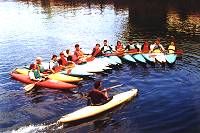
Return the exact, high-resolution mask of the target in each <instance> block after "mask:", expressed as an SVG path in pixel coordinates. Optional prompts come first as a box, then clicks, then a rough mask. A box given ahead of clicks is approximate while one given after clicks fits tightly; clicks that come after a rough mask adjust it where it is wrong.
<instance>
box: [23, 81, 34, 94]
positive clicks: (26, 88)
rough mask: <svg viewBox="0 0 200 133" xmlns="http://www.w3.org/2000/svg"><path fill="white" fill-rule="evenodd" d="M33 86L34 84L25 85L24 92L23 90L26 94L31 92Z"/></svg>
mask: <svg viewBox="0 0 200 133" xmlns="http://www.w3.org/2000/svg"><path fill="white" fill-rule="evenodd" d="M34 86H35V83H33V84H29V85H26V86H25V87H24V90H25V91H26V92H29V91H31V90H32V89H33V87H34Z"/></svg>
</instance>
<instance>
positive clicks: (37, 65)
mask: <svg viewBox="0 0 200 133" xmlns="http://www.w3.org/2000/svg"><path fill="white" fill-rule="evenodd" d="M36 67H37V69H38V68H39V70H40V72H41V73H43V72H44V71H45V69H44V67H43V66H42V65H41V64H36Z"/></svg>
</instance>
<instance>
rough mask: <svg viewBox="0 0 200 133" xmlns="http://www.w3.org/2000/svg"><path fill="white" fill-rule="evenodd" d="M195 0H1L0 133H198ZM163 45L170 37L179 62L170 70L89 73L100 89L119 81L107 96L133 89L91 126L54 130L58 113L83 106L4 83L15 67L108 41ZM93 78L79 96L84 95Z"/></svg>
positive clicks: (62, 95)
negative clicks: (126, 98)
mask: <svg viewBox="0 0 200 133" xmlns="http://www.w3.org/2000/svg"><path fill="white" fill-rule="evenodd" d="M199 4H200V3H199V1H197V0H176V1H171V0H166V1H165V2H161V1H158V0H152V1H151V2H149V1H147V0H142V1H139V0H136V1H133V2H131V1H124V0H123V1H121V0H119V1H103V0H102V1H49V0H45V1H29V0H26V1H23V0H18V1H2V2H0V47H1V48H0V77H1V78H0V131H2V132H11V131H12V132H135V133H160V132H162V133H180V132H181V133H188V132H190V133H191V132H192V133H199V132H200V126H199V123H200V96H199V93H200V89H199V85H200V82H199V81H200V71H199V70H200V67H199V66H200V54H199V50H200V10H199ZM158 36H159V37H160V38H161V41H162V44H164V46H166V43H167V42H169V40H170V38H171V36H174V37H175V39H176V42H177V47H178V49H182V50H184V55H183V57H182V59H179V60H177V61H176V64H175V65H174V66H173V67H168V66H166V67H160V66H156V67H155V68H153V67H151V66H150V65H147V67H146V68H145V67H143V66H141V65H137V66H136V67H135V66H133V65H129V64H123V65H122V66H121V67H119V68H115V69H114V70H112V72H110V73H109V74H104V75H102V74H101V75H96V78H97V79H101V80H103V81H104V83H103V84H104V86H106V87H108V86H112V85H116V84H124V86H123V87H120V88H115V89H113V90H111V91H110V94H111V95H114V94H116V93H119V92H123V91H126V90H129V89H131V88H134V87H135V88H138V89H139V96H138V97H136V98H135V99H134V100H132V101H131V102H130V103H128V104H126V105H124V106H122V107H120V108H118V109H116V110H113V111H112V112H110V113H107V114H105V116H102V117H100V118H97V119H94V120H93V121H90V122H87V123H83V124H81V125H73V126H70V127H67V126H64V127H62V126H59V125H55V122H56V121H57V120H58V119H59V118H60V117H61V116H63V115H65V114H67V113H70V112H72V111H75V110H77V109H79V108H81V107H84V106H85V105H86V101H85V99H81V98H79V97H76V96H74V95H72V94H70V93H68V92H62V91H58V90H49V89H38V90H36V91H34V92H32V93H30V94H25V93H24V90H23V87H24V85H23V84H22V83H20V82H18V81H15V80H13V79H11V78H10V76H9V73H10V72H11V71H12V70H13V69H14V68H16V67H20V66H23V65H26V64H29V63H31V62H33V61H34V58H35V57H37V56H41V57H42V58H43V59H44V60H46V61H48V60H50V57H51V55H52V54H59V52H60V51H62V50H66V49H67V48H70V49H72V50H73V47H74V44H75V43H79V44H80V45H81V47H82V48H83V49H85V50H87V51H88V50H89V49H90V48H92V47H93V46H94V45H95V44H96V43H101V44H102V41H103V40H104V39H108V41H109V43H110V44H112V45H115V43H116V41H117V40H126V39H128V38H134V39H135V40H138V41H139V42H143V41H144V40H145V39H147V40H149V41H150V42H151V41H153V40H154V39H155V38H156V37H158ZM93 83H94V81H93V80H86V81H83V82H82V83H81V84H82V87H80V88H79V89H78V91H82V92H87V91H88V90H89V89H90V88H91V87H92V85H93Z"/></svg>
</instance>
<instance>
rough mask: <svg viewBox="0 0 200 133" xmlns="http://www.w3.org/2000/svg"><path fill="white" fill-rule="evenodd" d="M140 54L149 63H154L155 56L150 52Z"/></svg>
mask: <svg viewBox="0 0 200 133" xmlns="http://www.w3.org/2000/svg"><path fill="white" fill-rule="evenodd" d="M142 56H143V57H144V58H145V59H146V60H147V61H148V62H150V63H155V57H152V56H151V54H149V53H146V54H142Z"/></svg>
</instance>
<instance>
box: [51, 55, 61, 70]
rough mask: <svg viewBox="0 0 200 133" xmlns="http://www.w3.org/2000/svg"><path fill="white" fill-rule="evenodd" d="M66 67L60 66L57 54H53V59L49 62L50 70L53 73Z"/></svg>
mask: <svg viewBox="0 0 200 133" xmlns="http://www.w3.org/2000/svg"><path fill="white" fill-rule="evenodd" d="M62 69H64V67H63V66H60V65H59V63H58V61H57V55H53V56H52V58H51V61H50V62H49V70H50V71H51V72H52V73H56V72H59V71H61V70H62Z"/></svg>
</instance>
